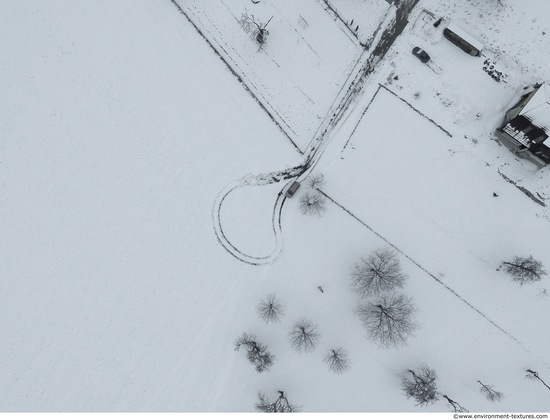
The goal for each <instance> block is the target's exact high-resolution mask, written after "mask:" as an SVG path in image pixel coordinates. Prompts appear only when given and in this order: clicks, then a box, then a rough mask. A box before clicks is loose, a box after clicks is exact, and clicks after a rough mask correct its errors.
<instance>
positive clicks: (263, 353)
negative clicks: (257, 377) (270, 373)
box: [235, 333, 275, 372]
mask: <svg viewBox="0 0 550 420" xmlns="http://www.w3.org/2000/svg"><path fill="white" fill-rule="evenodd" d="M241 346H244V347H246V357H247V359H248V361H249V362H250V363H252V364H253V365H254V367H255V368H256V370H257V371H258V372H264V371H267V370H269V368H270V367H271V365H272V364H273V361H274V360H275V358H274V357H273V356H272V355H271V353H269V352H268V351H267V346H264V345H263V344H261V343H258V342H257V341H256V336H255V335H248V334H246V333H243V335H241V336H240V337H239V338H237V340H236V341H235V350H236V351H239V349H240V348H241Z"/></svg>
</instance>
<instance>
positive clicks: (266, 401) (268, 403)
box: [256, 391, 300, 413]
mask: <svg viewBox="0 0 550 420" xmlns="http://www.w3.org/2000/svg"><path fill="white" fill-rule="evenodd" d="M256 410H258V411H261V412H262V413H295V412H296V411H300V407H298V406H296V405H294V404H291V403H290V402H289V401H288V399H287V398H286V397H285V393H284V392H283V391H279V397H278V398H277V399H275V400H274V399H271V398H269V397H268V396H267V395H265V394H264V393H263V392H260V393H259V394H258V402H257V403H256Z"/></svg>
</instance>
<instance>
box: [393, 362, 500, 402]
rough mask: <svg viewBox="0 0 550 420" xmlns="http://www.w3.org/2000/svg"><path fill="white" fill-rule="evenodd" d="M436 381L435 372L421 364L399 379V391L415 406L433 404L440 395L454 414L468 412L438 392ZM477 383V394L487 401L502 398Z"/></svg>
mask: <svg viewBox="0 0 550 420" xmlns="http://www.w3.org/2000/svg"><path fill="white" fill-rule="evenodd" d="M436 381H437V374H436V371H435V370H434V369H431V368H429V367H428V366H427V365H426V364H422V365H420V366H419V367H418V368H417V370H416V371H414V370H412V369H409V370H408V371H407V374H405V375H403V376H402V377H401V389H402V390H403V392H404V394H405V396H406V397H407V398H412V399H414V400H415V401H416V403H417V405H428V404H433V403H435V402H436V401H438V400H439V396H440V395H441V396H442V397H443V398H444V399H445V400H446V401H447V403H448V404H449V405H450V406H451V407H452V408H453V411H454V412H456V413H464V412H468V410H467V409H466V408H465V407H464V406H462V405H461V404H459V403H458V402H456V401H454V400H453V399H451V398H450V397H449V396H448V395H445V394H441V393H440V392H438V390H437V382H436ZM477 382H478V384H479V392H480V393H481V394H482V395H484V396H485V398H487V399H488V400H489V401H493V402H496V401H500V400H501V399H502V398H503V394H502V392H499V391H497V390H495V389H494V386H493V385H487V384H484V383H483V382H481V381H479V380H478V381H477Z"/></svg>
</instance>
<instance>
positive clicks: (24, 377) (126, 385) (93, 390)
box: [0, 0, 550, 412]
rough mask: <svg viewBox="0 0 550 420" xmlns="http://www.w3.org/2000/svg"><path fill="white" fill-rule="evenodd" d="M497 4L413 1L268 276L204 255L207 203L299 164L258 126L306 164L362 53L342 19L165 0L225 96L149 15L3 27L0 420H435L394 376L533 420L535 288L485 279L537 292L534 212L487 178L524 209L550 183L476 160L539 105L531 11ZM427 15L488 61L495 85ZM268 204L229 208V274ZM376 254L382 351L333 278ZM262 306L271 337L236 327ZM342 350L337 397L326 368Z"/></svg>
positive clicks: (106, 14)
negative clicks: (182, 418) (511, 120)
mask: <svg viewBox="0 0 550 420" xmlns="http://www.w3.org/2000/svg"><path fill="white" fill-rule="evenodd" d="M505 2H506V7H505V8H500V6H497V5H496V4H495V2H493V1H489V0H487V1H482V0H479V1H461V2H455V1H453V0H443V1H436V0H420V2H419V3H418V5H417V6H416V7H415V9H414V10H413V12H412V14H411V16H410V24H409V25H408V27H407V28H406V29H405V31H404V33H403V34H402V35H401V36H400V37H399V38H398V39H397V41H396V42H395V44H394V45H393V47H392V48H391V49H390V51H389V52H388V54H387V55H386V57H385V59H384V60H383V61H382V62H381V63H380V64H379V65H378V67H377V69H376V71H375V72H374V74H372V75H371V76H370V77H369V79H368V82H367V83H366V85H365V89H364V90H363V91H362V94H361V96H360V97H358V98H357V100H356V101H355V102H354V104H353V106H352V107H350V109H349V112H348V113H347V114H346V116H345V118H343V119H342V120H341V122H340V125H339V126H338V127H337V128H336V129H335V130H333V132H332V133H331V137H330V138H329V139H328V141H329V143H328V146H327V148H326V149H325V150H324V153H323V155H322V157H321V159H320V160H319V161H318V163H317V166H316V167H315V168H314V170H315V171H318V172H322V173H324V174H325V178H326V180H327V183H326V186H325V187H323V192H324V193H325V194H327V195H328V196H329V197H330V198H331V200H328V201H327V211H326V213H325V215H324V216H323V217H321V218H316V217H309V216H305V215H303V214H301V212H300V210H299V206H298V200H299V197H300V196H301V195H302V194H303V193H304V191H305V189H306V187H305V186H304V187H302V189H301V190H299V191H298V193H297V197H296V198H293V199H287V200H286V201H285V203H284V206H283V207H282V213H281V230H282V237H283V239H284V249H283V250H282V251H283V252H282V254H281V255H280V258H279V259H278V260H277V261H276V262H274V263H272V264H267V265H261V266H253V265H249V264H245V263H243V262H240V261H239V260H237V259H235V258H234V257H233V256H232V255H231V254H229V253H228V252H226V250H225V249H224V247H223V246H222V245H221V244H220V242H218V240H217V236H216V231H215V230H214V226H213V223H214V221H213V219H212V214H213V212H212V208H213V204H214V202H215V201H216V199H217V197H218V196H219V193H220V191H223V190H224V188H225V187H226V186H227V185H230V184H231V183H232V182H234V181H235V180H238V179H241V178H242V177H243V176H245V175H246V174H268V173H270V172H277V171H282V170H284V169H286V168H293V167H296V166H298V165H300V164H301V163H302V158H303V157H302V155H301V153H300V152H299V151H298V150H297V149H296V148H295V147H294V146H293V145H292V143H291V142H290V141H289V138H288V137H287V136H286V135H285V134H284V133H283V132H282V131H281V130H280V129H279V127H278V126H277V124H275V123H274V121H273V119H274V120H275V121H276V122H277V123H278V124H279V125H280V126H281V127H283V130H285V131H286V132H287V134H289V133H290V134H289V135H290V137H291V139H292V140H293V141H295V142H296V144H297V145H298V146H299V148H300V149H301V151H302V152H303V151H304V150H305V147H306V146H307V144H309V142H310V140H311V136H312V135H313V134H314V133H315V131H316V129H317V128H318V124H320V123H321V120H322V119H323V118H325V117H326V115H325V114H326V113H327V112H328V110H329V109H330V108H331V106H332V105H333V101H334V98H335V97H336V95H337V94H338V93H339V92H340V90H341V89H342V88H343V87H344V85H345V83H346V79H347V77H348V75H349V73H350V71H351V66H353V64H354V63H355V62H356V60H357V58H358V57H359V54H361V47H360V45H359V44H358V42H357V38H355V37H354V35H353V33H351V31H349V29H348V28H347V27H346V26H345V23H344V22H345V21H346V20H349V19H350V17H348V16H347V15H346V14H345V13H350V12H353V8H352V6H351V5H349V4H348V5H347V6H346V5H345V4H344V3H346V2H345V1H344V0H338V1H337V0H331V1H330V3H331V5H332V6H334V8H335V9H337V10H339V11H340V13H342V16H341V17H342V21H340V20H335V18H334V15H332V14H331V12H329V11H327V10H326V8H325V6H326V4H325V3H324V2H321V1H314V0H307V1H302V2H293V1H291V0H288V1H278V2H271V1H261V2H260V3H258V4H253V3H252V2H249V1H244V0H242V1H241V0H240V1H236V2H229V1H221V2H198V1H188V2H183V1H179V2H178V3H179V4H180V6H181V7H182V9H183V10H185V11H186V12H188V13H189V16H190V18H191V19H194V23H195V24H196V25H197V27H198V28H199V29H200V30H201V31H203V35H204V37H206V38H207V39H208V41H209V42H211V44H212V45H213V46H214V47H215V48H221V49H220V50H219V51H218V52H219V53H220V55H222V57H223V58H224V59H225V60H226V62H227V63H229V64H230V65H231V66H232V67H233V71H234V72H235V74H236V75H237V76H238V77H240V78H241V80H242V83H241V82H240V81H239V80H238V78H237V77H235V74H234V73H232V72H231V71H228V68H227V66H226V65H225V64H224V62H223V61H222V60H220V59H219V57H218V56H217V55H216V54H215V53H214V51H213V50H212V49H211V48H210V47H209V46H208V44H207V42H206V41H205V39H204V38H203V37H202V36H201V35H199V34H198V32H197V30H196V29H195V27H194V26H193V25H192V24H191V23H190V22H189V21H188V20H187V19H186V18H185V16H183V15H182V14H181V13H180V12H179V11H178V9H177V7H175V6H174V4H172V3H171V2H170V1H168V0H154V1H144V0H134V1H128V0H121V1H120V2H117V3H115V4H113V3H112V2H107V1H104V0H102V1H86V2H84V1H83V2H79V3H78V4H76V3H74V4H73V3H71V2H69V3H66V2H64V3H48V4H46V3H43V2H37V1H32V0H18V1H5V2H0V22H1V25H0V36H1V37H2V39H9V40H10V42H9V43H2V44H1V46H0V88H1V89H0V90H1V92H2V97H3V99H4V100H3V101H1V102H0V107H1V108H0V130H1V134H2V139H1V140H0V232H1V237H2V241H1V242H0V275H1V276H0V278H1V282H0V308H1V310H2V317H1V318H0V319H1V320H0V333H1V336H2V345H1V346H0V357H1V359H2V360H3V361H4V363H2V365H1V368H0V391H1V395H2V398H1V399H0V411H230V412H236V411H252V410H253V407H254V403H255V402H256V396H257V393H258V392H260V391H264V392H266V393H268V394H269V395H275V394H276V393H277V391H278V390H281V389H282V390H284V391H285V393H286V394H287V395H288V397H289V399H290V400H291V401H292V402H294V403H295V404H297V405H301V406H302V410H303V411H309V412H320V411H327V412H334V411H342V412H350V411H356V412H386V411H392V412H410V411H418V412H421V411H431V412H438V411H451V409H450V408H449V407H448V406H447V405H446V404H445V403H444V401H442V400H441V399H440V400H439V401H438V402H436V403H435V404H434V405H429V406H427V407H418V406H415V403H414V401H412V400H407V399H406V398H405V397H404V396H403V394H402V391H401V389H400V375H402V374H403V373H404V372H405V371H406V370H407V369H414V368H417V367H418V366H419V365H420V364H421V363H424V362H425V363H427V364H428V365H429V366H430V367H432V368H434V369H436V371H437V373H438V376H439V380H438V384H439V391H440V392H441V393H443V394H446V395H448V396H449V397H450V398H452V399H453V400H455V401H458V402H459V403H460V404H462V405H463V406H465V407H466V408H468V409H469V410H470V411H476V412H494V411H498V412H521V411H523V412H534V411H542V412H548V411H550V399H549V395H548V390H546V389H545V388H544V387H543V386H542V385H541V384H540V383H537V382H533V381H529V380H526V379H524V376H525V370H526V369H527V368H530V369H534V370H537V371H538V372H539V374H540V375H541V377H542V378H545V379H548V380H550V360H549V359H548V356H547V349H548V347H549V345H550V334H549V332H548V319H550V306H549V305H550V298H548V292H547V290H548V289H549V283H548V278H545V279H544V280H543V281H542V282H540V283H538V284H535V285H531V286H522V287H520V286H519V285H517V284H515V283H513V282H511V281H510V280H509V279H508V278H507V277H505V276H504V275H503V274H502V273H501V272H498V271H496V270H495V269H496V268H497V267H498V265H499V264H500V262H501V261H502V260H503V259H508V258H511V257H512V256H513V255H516V254H519V255H528V254H533V255H534V256H535V257H536V258H538V259H540V260H542V262H543V263H544V264H545V266H546V267H550V260H549V259H548V255H550V252H549V251H550V249H549V248H550V242H549V241H548V239H547V238H548V237H547V236H546V235H548V234H549V233H550V232H549V229H550V225H549V214H548V210H547V207H544V206H542V205H540V204H538V203H537V202H535V201H533V200H532V199H530V198H529V197H528V196H527V195H525V194H524V193H523V192H521V191H520V190H519V189H518V188H516V187H515V186H514V185H512V184H511V183H510V182H507V181H506V179H504V178H503V175H505V176H507V177H509V179H511V180H513V181H514V182H516V183H517V184H518V185H520V186H523V187H524V188H526V189H528V190H529V191H531V192H532V193H533V194H537V193H538V196H539V197H541V200H544V199H546V198H548V197H549V196H550V191H549V190H548V178H547V177H548V169H547V168H545V169H542V170H539V171H536V170H535V168H534V166H533V165H532V164H531V163H529V162H526V161H523V160H520V159H518V158H516V157H515V156H514V155H513V154H511V153H510V152H509V151H508V149H506V148H505V147H504V146H500V145H499V144H497V143H496V142H495V141H494V139H493V137H492V132H493V131H494V129H495V127H496V126H497V125H498V124H499V123H500V121H501V120H502V116H503V113H504V112H505V111H506V109H507V108H508V107H509V105H510V104H511V102H513V101H514V100H516V99H517V97H518V95H520V94H521V90H522V88H523V86H525V85H528V84H532V83H534V82H542V81H547V80H548V70H547V69H548V64H550V63H549V62H550V60H549V58H548V57H547V56H545V55H544V54H542V53H541V51H547V50H548V47H549V45H548V42H550V41H549V38H548V37H549V36H550V25H549V24H548V23H547V22H545V21H544V19H543V16H544V13H546V14H548V12H550V9H549V8H548V6H547V5H546V4H545V2H542V1H540V0H521V1H520V0H514V1H513V0H505ZM220 3H221V7H220ZM298 3H299V4H298ZM333 3H334V4H333ZM347 3H349V1H348V2H347ZM378 3H380V4H379V6H380V7H382V4H381V3H382V2H378ZM245 7H246V8H247V9H248V10H249V11H250V12H252V11H253V12H252V13H255V14H256V13H257V16H258V17H261V19H263V20H267V19H269V17H270V16H274V17H273V20H272V21H271V22H270V23H269V26H268V28H269V30H270V38H269V42H268V44H267V45H266V48H265V49H264V50H263V51H260V52H258V51H257V47H256V46H255V45H254V43H253V41H251V40H250V38H249V37H248V35H247V34H246V33H245V32H244V31H243V29H242V27H241V26H240V24H239V22H238V18H239V17H240V14H241V13H242V10H244V9H245ZM372 7H373V8H374V6H372ZM423 9H426V10H429V11H430V12H431V13H433V14H434V15H435V16H437V17H440V16H442V17H444V18H445V21H444V23H443V24H442V25H443V26H444V25H445V24H446V23H448V22H449V21H452V22H453V23H456V24H458V25H459V26H461V27H462V28H463V29H465V30H467V31H468V32H469V33H471V34H472V36H475V37H476V38H478V39H480V40H481V41H483V42H484V43H485V45H486V49H485V50H484V54H486V55H487V57H490V59H491V60H495V61H496V62H497V63H498V65H499V66H500V67H501V68H502V69H503V71H504V72H505V73H506V74H507V75H508V77H507V78H506V82H507V83H503V82H501V83H497V82H495V81H494V80H492V79H491V78H490V77H489V76H488V75H487V74H486V73H484V72H483V70H482V63H483V60H484V58H474V57H470V56H468V55H467V54H465V53H464V52H462V51H461V50H459V49H458V48H457V47H455V46H454V45H453V44H450V43H449V42H448V41H447V40H445V39H444V38H443V37H442V34H441V30H442V27H441V28H439V29H437V30H434V29H432V28H433V26H432V28H430V27H429V25H425V24H424V23H425V21H423V20H422V19H423V16H424V15H423V14H422V13H423V12H422V11H423ZM373 10H374V9H373ZM376 10H378V9H376ZM344 11H345V12H344ZM300 16H301V17H302V19H303V20H305V21H306V23H307V26H306V25H304V23H303V22H302V20H300ZM362 16H363V15H362ZM377 16H378V17H377V18H376V19H372V18H371V19H370V20H369V19H368V18H367V17H365V16H363V17H361V18H358V24H359V25H360V27H361V28H366V27H371V28H376V27H378V24H380V20H381V19H383V17H382V14H380V15H377ZM362 19H366V20H362ZM423 22H424V23H423ZM373 30H375V29H373ZM519 34H520V35H521V36H519ZM367 35H368V34H367ZM415 45H418V46H421V47H422V48H425V49H426V50H427V51H428V52H429V53H430V55H431V56H432V57H433V61H434V63H435V65H436V66H437V67H434V68H430V67H428V66H426V65H424V64H422V63H421V62H420V61H419V60H417V59H416V58H415V57H413V56H412V55H411V53H410V51H411V49H412V47H413V46H415ZM434 69H435V70H436V71H434ZM243 84H244V85H246V86H247V87H248V89H249V91H247V90H246V89H245V88H244V86H243ZM381 85H383V86H381ZM250 92H251V93H252V94H254V95H256V96H257V98H258V100H259V101H260V102H261V103H262V105H263V106H265V107H266V109H267V110H268V111H269V112H270V113H271V114H272V115H271V117H273V119H272V118H270V116H269V115H268V114H267V113H266V112H265V111H264V110H263V109H262V108H261V107H260V105H259V104H258V102H257V101H256V100H255V99H254V98H253V97H252V95H251V93H250ZM275 114H278V115H279V116H277V115H275ZM285 124H286V125H285ZM292 131H293V132H294V133H292ZM283 184H284V183H282V182H279V183H273V184H271V185H262V186H253V185H250V186H243V187H241V188H237V189H235V190H234V191H233V192H231V193H230V194H229V195H227V197H226V199H225V200H224V203H223V207H222V208H221V210H220V221H221V224H222V226H223V228H224V233H225V234H226V235H227V237H228V238H229V239H230V240H231V241H232V243H233V244H234V245H235V246H237V247H238V248H239V249H241V250H242V251H243V252H246V253H247V254H251V255H265V254H267V253H269V252H270V250H271V249H272V247H273V243H274V238H273V229H272V228H273V226H272V225H271V223H272V221H273V220H272V213H273V208H274V203H275V202H276V200H277V197H278V195H277V194H278V193H279V191H280V189H281V187H282V185H283ZM493 193H497V194H498V197H494V196H493ZM379 246H391V247H394V249H396V250H397V251H398V252H399V254H398V255H399V258H400V261H401V263H402V265H403V268H404V271H405V272H406V273H407V274H408V275H409V276H410V279H409V281H408V282H407V285H406V286H405V288H404V290H403V291H404V293H406V294H407V295H409V296H411V297H412V298H413V299H414V302H415V306H416V307H417V309H418V314H417V321H418V323H419V325H420V326H419V329H418V330H417V331H416V332H415V336H414V337H413V338H411V339H410V340H409V342H408V345H407V346H406V347H403V348H400V349H383V348H379V347H378V346H377V345H376V344H375V343H373V342H371V341H369V340H368V339H367V338H366V337H365V335H366V334H365V331H364V329H363V327H362V326H361V324H360V323H359V321H358V319H357V318H356V316H355V315H354V308H355V306H356V305H357V303H358V302H359V300H358V298H357V297H356V295H354V294H353V293H352V292H351V290H350V286H349V281H350V280H349V272H350V267H351V265H352V264H353V263H354V262H356V261H357V259H358V258H359V257H360V256H362V255H365V254H367V253H369V252H370V251H371V250H373V249H375V248H377V247H379ZM318 286H321V287H322V288H323V291H324V292H323V293H321V291H320V290H319V289H318ZM268 293H275V294H276V295H277V297H278V298H279V299H280V300H281V301H282V302H283V303H284V305H285V316H284V318H283V319H282V321H281V322H280V323H278V324H269V325H266V324H265V323H263V322H261V321H260V320H259V319H258V318H257V316H256V314H255V307H256V305H257V304H258V302H259V300H260V299H262V298H264V297H265V296H266V295H267V294H268ZM304 316H305V317H307V318H309V319H311V320H312V322H313V323H314V324H315V325H316V326H317V327H318V329H319V332H320V334H321V340H320V344H319V346H318V348H317V350H316V351H315V352H314V353H309V354H298V353H295V352H294V351H293V350H292V349H291V347H290V345H289V343H288V340H287V333H288V331H289V330H290V328H291V327H292V325H293V323H294V322H295V321H296V320H298V319H299V318H300V317H304ZM243 332H247V333H253V334H256V335H257V337H258V339H259V340H260V341H261V342H262V343H264V344H266V345H268V347H269V350H270V351H271V352H272V353H273V354H274V355H275V358H276V360H275V364H274V366H273V367H272V369H271V370H270V371H269V372H264V373H257V372H256V371H254V368H253V367H252V366H251V365H250V364H249V363H248V362H247V360H246V356H245V354H244V352H243V350H241V351H240V352H236V351H234V340H235V339H236V338H237V337H238V336H239V335H240V334H241V333H243ZM339 346H342V347H344V348H346V349H347V351H348V353H349V355H350V359H351V363H352V366H351V369H350V370H349V371H347V372H345V373H344V374H342V375H336V374H334V373H332V372H330V371H329V370H328V369H327V366H326V365H325V364H324V363H323V362H322V358H323V355H324V353H325V351H326V350H327V349H329V348H331V347H339ZM477 380H480V381H482V382H484V383H489V384H493V385H494V386H495V388H496V389H497V390H499V391H501V392H502V393H503V394H504V398H503V399H502V401H500V402H498V403H493V402H489V401H487V400H486V399H485V398H484V397H483V396H482V395H481V394H480V393H479V391H478V384H477V382H476V381H477ZM548 380H547V382H548Z"/></svg>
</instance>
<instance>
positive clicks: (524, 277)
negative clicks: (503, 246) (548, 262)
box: [502, 255, 547, 284]
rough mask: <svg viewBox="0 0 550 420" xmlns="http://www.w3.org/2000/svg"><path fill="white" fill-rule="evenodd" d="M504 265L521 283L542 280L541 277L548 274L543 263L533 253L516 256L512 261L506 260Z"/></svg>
mask: <svg viewBox="0 0 550 420" xmlns="http://www.w3.org/2000/svg"><path fill="white" fill-rule="evenodd" d="M502 265H504V272H505V273H506V274H508V275H510V277H512V280H514V281H517V282H518V283H519V284H524V283H534V282H536V281H540V280H541V277H542V276H545V275H546V274H547V273H546V271H545V270H544V269H543V267H542V263H541V262H540V261H538V260H535V259H534V258H533V257H532V256H531V255H529V256H528V257H518V256H515V257H514V259H513V260H512V261H511V262H507V261H504V262H503V263H502Z"/></svg>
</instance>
